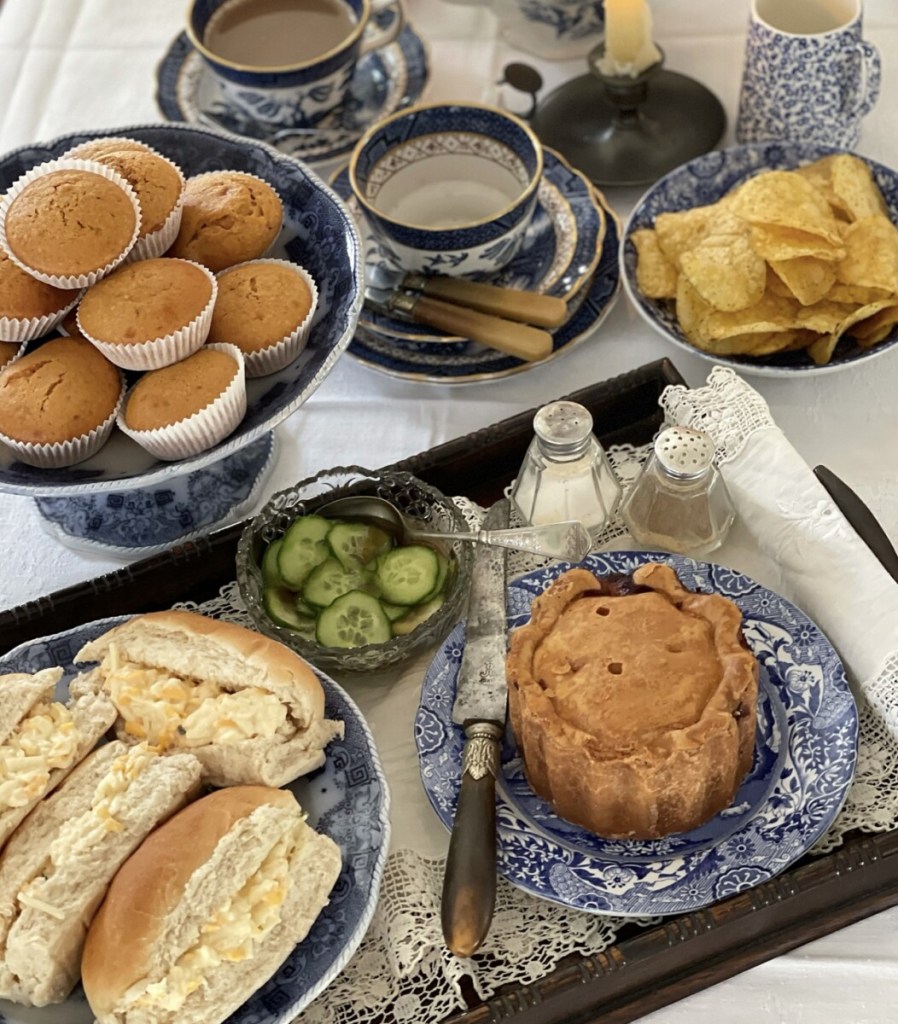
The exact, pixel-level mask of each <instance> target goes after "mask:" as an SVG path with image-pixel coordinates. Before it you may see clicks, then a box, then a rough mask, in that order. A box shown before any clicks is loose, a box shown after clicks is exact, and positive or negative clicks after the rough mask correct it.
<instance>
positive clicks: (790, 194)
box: [732, 171, 841, 245]
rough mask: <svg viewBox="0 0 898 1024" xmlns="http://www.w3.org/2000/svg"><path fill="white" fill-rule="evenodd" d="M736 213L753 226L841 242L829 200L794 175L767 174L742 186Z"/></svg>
mask: <svg viewBox="0 0 898 1024" xmlns="http://www.w3.org/2000/svg"><path fill="white" fill-rule="evenodd" d="M732 208H733V211H734V212H735V213H736V214H738V215H739V216H740V217H744V218H745V220H747V221H748V222H749V223H751V224H764V225H767V226H773V225H775V226H776V227H781V228H793V229H794V230H796V231H803V232H806V233H807V234H809V235H813V236H815V237H817V238H822V239H824V240H825V241H827V242H829V243H830V244H831V245H838V244H839V241H840V239H841V230H840V227H839V223H838V221H837V220H836V218H835V217H834V216H833V212H832V210H831V208H830V205H829V203H828V202H827V201H826V198H825V196H823V195H821V193H820V192H819V191H818V190H817V189H816V188H814V186H813V185H812V184H811V182H809V181H808V180H807V179H805V178H803V177H802V176H801V175H800V174H794V173H792V172H791V171H766V172H765V173H763V174H759V175H757V176H756V177H754V178H749V179H748V181H746V182H744V183H743V184H742V185H740V186H739V188H738V189H737V191H736V192H735V193H734V195H733V199H732Z"/></svg>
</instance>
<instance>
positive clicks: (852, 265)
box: [836, 216, 898, 294]
mask: <svg viewBox="0 0 898 1024" xmlns="http://www.w3.org/2000/svg"><path fill="white" fill-rule="evenodd" d="M836 273H837V274H838V279H839V281H840V282H841V283H842V284H848V285H861V286H862V287H864V288H882V289H884V290H885V291H887V292H889V293H890V294H895V293H898V228H896V227H895V225H894V224H893V223H892V222H891V221H890V220H888V219H887V218H886V217H880V216H877V217H862V218H861V219H860V220H857V221H855V222H854V223H853V224H849V225H848V227H847V228H846V229H845V256H844V257H843V258H842V259H841V260H840V261H839V264H838V267H837V268H836Z"/></svg>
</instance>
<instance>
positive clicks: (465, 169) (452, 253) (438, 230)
mask: <svg viewBox="0 0 898 1024" xmlns="http://www.w3.org/2000/svg"><path fill="white" fill-rule="evenodd" d="M450 162H451V163H453V168H452V172H451V179H450V178H448V177H447V179H446V180H445V181H444V182H443V183H442V184H443V185H444V187H443V188H442V189H440V190H439V191H435V190H434V186H435V184H436V182H435V181H434V180H433V178H434V174H437V173H439V172H437V171H435V170H434V166H435V165H436V166H441V165H442V164H443V163H445V164H448V163H450ZM497 167H499V168H501V169H502V172H504V173H500V174H497V173H496V168H497ZM542 172H543V152H542V146H541V144H540V142H539V139H538V138H537V137H536V135H535V133H534V132H533V130H532V129H531V128H530V126H529V125H527V124H526V122H524V121H522V120H520V119H519V118H517V117H516V116H515V115H513V114H509V113H507V112H505V111H504V110H500V109H499V108H498V107H486V106H482V105H480V104H474V103H434V104H425V105H419V106H415V107H412V108H410V109H408V110H404V111H399V112H398V113H396V114H393V115H392V116H391V117H388V118H384V119H383V120H382V121H379V122H378V123H377V124H375V125H372V127H371V128H369V129H368V131H367V132H366V133H365V134H364V135H363V136H362V137H361V139H360V140H359V142H358V143H357V145H356V147H355V149H354V150H353V152H352V156H351V157H350V160H349V186H350V188H351V190H352V193H353V195H354V196H355V198H356V201H357V202H358V203H359V205H360V206H361V207H362V209H363V211H364V214H365V218H366V220H367V221H368V227H369V230H370V231H371V232H372V234H374V235H375V236H376V237H377V239H378V241H379V242H380V244H381V245H382V246H383V247H384V248H385V249H386V250H387V251H388V252H389V253H390V255H391V258H392V260H393V262H395V263H396V264H397V265H399V266H401V267H402V268H403V269H405V270H413V271H421V272H424V273H444V274H468V273H474V272H484V273H489V272H493V271H497V270H500V269H501V268H502V267H504V266H505V265H506V264H507V263H508V262H510V260H511V259H513V258H514V255H515V253H516V252H517V251H518V249H520V247H521V243H522V242H523V239H524V233H525V231H526V230H527V225H528V223H529V221H530V218H531V217H532V216H533V211H534V209H535V207H536V200H537V192H538V189H539V182H540V179H541V177H542ZM462 186H463V187H464V190H465V191H464V194H465V195H466V196H471V197H473V196H474V193H480V196H479V201H480V202H482V203H483V204H484V206H486V205H489V204H491V203H492V204H494V205H495V204H496V203H497V202H501V204H502V205H501V206H498V207H495V212H494V213H490V214H489V215H483V216H482V215H479V214H472V215H471V219H470V222H469V223H454V221H455V218H456V213H457V208H456V206H455V205H454V204H455V203H456V202H457V201H458V200H457V196H456V194H455V192H454V189H457V188H459V187H462ZM422 188H426V189H427V190H428V202H427V207H426V208H427V210H428V211H429V212H431V211H433V212H434V213H435V214H436V215H435V219H434V220H433V222H432V224H433V226H431V225H430V224H420V223H416V222H415V220H414V219H413V218H412V217H408V218H407V219H403V215H402V213H401V212H398V211H397V209H396V208H395V203H396V202H397V201H401V202H403V203H405V202H408V200H409V196H410V195H411V194H414V193H415V192H416V190H420V189H422ZM386 196H389V197H390V205H387V204H386V203H385V199H384V197H386ZM434 204H437V205H438V206H439V209H438V210H435V205H434ZM419 205H423V203H422V204H419Z"/></svg>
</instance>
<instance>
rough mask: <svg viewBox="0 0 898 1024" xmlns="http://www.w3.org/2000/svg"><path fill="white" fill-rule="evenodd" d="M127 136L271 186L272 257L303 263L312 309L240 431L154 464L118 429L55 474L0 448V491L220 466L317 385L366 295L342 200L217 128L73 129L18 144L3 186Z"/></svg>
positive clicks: (251, 389)
mask: <svg viewBox="0 0 898 1024" xmlns="http://www.w3.org/2000/svg"><path fill="white" fill-rule="evenodd" d="M110 134H115V135H129V136H131V137H133V138H135V139H138V140H140V141H143V142H146V143H147V144H149V145H151V146H153V147H154V148H155V149H157V150H158V151H159V152H161V153H162V154H163V155H165V156H168V157H169V158H170V159H172V160H174V162H175V163H177V164H178V165H179V166H180V167H181V168H182V169H183V170H184V172H185V173H186V174H187V175H188V176H189V175H193V174H199V173H201V172H203V171H210V170H216V169H222V168H229V169H232V170H239V171H248V172H250V173H252V174H256V175H258V176H259V177H261V178H264V179H265V180H266V181H268V182H270V183H271V184H272V185H273V186H274V187H275V189H276V190H277V192H278V193H279V195H280V197H281V199H282V201H283V205H284V227H283V229H282V230H281V234H280V235H279V237H278V240H277V241H276V243H275V247H274V251H273V252H272V255H274V256H278V257H280V258H286V259H289V260H292V261H294V262H297V263H301V264H302V265H303V266H304V267H305V268H306V269H307V270H308V271H309V273H310V274H311V275H312V276H313V278H314V279H315V282H316V284H317V285H318V291H319V303H318V310H317V312H316V316H315V321H314V324H313V327H312V330H311V332H310V335H309V341H308V344H307V346H306V348H305V350H304V351H303V352H302V354H301V355H300V356H299V357H298V358H297V359H296V360H294V362H292V363H291V364H290V365H289V366H286V367H285V368H284V369H283V370H280V371H278V372H277V373H274V374H271V375H270V376H267V377H259V378H257V379H255V380H251V381H248V382H247V412H246V416H245V418H244V419H243V421H242V422H241V423H240V425H239V426H238V427H237V429H236V430H235V431H234V432H233V433H232V434H231V435H230V436H229V437H227V438H225V439H224V440H223V441H221V442H220V443H219V444H217V445H215V446H214V447H213V448H211V449H209V450H208V451H205V452H201V453H200V454H199V455H195V456H193V457H191V458H189V459H183V460H181V461H178V462H170V463H169V462H161V461H157V460H154V459H153V458H152V457H151V456H149V455H148V453H146V452H145V451H144V450H143V449H141V448H139V446H138V445H136V444H135V443H134V442H132V441H130V439H128V438H127V437H125V435H123V434H122V433H121V432H119V431H114V432H113V434H112V436H111V438H110V440H109V441H108V442H107V444H106V445H105V446H104V447H103V448H102V449H101V450H100V451H99V452H98V453H97V454H96V455H95V456H93V457H92V458H91V459H88V460H87V461H86V462H83V463H80V464H78V465H76V466H70V467H66V468H62V469H36V468H33V467H30V466H26V465H24V464H23V463H20V462H17V461H15V460H14V458H13V457H12V454H11V453H10V452H9V450H6V449H3V448H2V447H0V490H4V491H11V492H14V493H19V494H30V495H32V496H42V497H62V496H68V495H72V494H83V493H87V492H93V493H98V492H106V491H113V490H115V491H121V490H124V489H128V488H133V487H145V486H150V485H155V484H159V483H161V482H163V481H167V480H171V479H172V478H174V477H176V476H183V475H186V474H188V473H192V472H193V471H195V470H199V469H202V468H204V467H206V466H210V465H212V464H213V463H216V462H220V461H221V460H222V459H224V458H225V457H226V456H228V455H231V454H233V453H234V452H237V451H239V450H240V449H241V448H243V447H245V446H246V445H248V444H250V443H251V442H253V441H255V440H257V439H258V438H260V437H262V435H263V434H268V433H270V432H271V430H272V429H273V428H274V427H275V426H276V425H277V424H278V423H280V422H281V421H282V420H283V419H285V418H286V417H287V416H289V415H290V414H291V413H292V412H294V411H295V410H296V409H298V408H299V406H300V405H302V403H303V402H304V401H305V400H306V399H307V398H308V397H309V395H311V394H312V393H313V392H314V391H315V389H316V388H317V387H318V386H319V385H320V384H321V382H322V381H323V380H324V378H325V377H326V376H327V374H328V373H329V372H330V371H331V369H332V368H333V366H334V364H335V363H336V361H337V359H338V358H339V357H340V355H341V354H342V353H343V351H344V350H345V349H346V347H347V346H348V344H349V341H350V339H351V337H352V333H353V331H354V329H355V325H356V322H357V321H358V315H359V309H360V307H361V303H362V298H363V294H362V293H363V282H362V278H363V269H362V264H361V253H360V243H359V237H358V231H357V230H356V227H355V222H354V220H353V218H352V217H351V216H350V215H349V212H348V211H347V210H346V207H345V204H344V203H343V202H342V201H341V200H340V199H339V197H338V196H337V195H336V194H335V193H334V192H333V190H332V189H331V188H330V187H329V186H328V185H325V183H324V182H323V181H322V180H321V179H320V178H319V177H318V176H317V175H316V174H315V173H314V172H313V171H311V170H310V169H309V168H308V167H305V166H304V165H303V164H301V163H300V162H299V161H297V160H294V159H293V158H292V157H288V156H285V155H284V154H283V153H279V152H278V151H277V150H275V149H274V148H272V147H271V146H268V145H266V144H264V143H260V142H250V141H248V140H246V139H242V138H238V137H237V136H234V135H227V134H224V133H223V132H220V131H213V130H211V129H207V128H202V127H197V126H192V125H185V124H157V125H140V126H135V127H121V128H116V129H111V130H107V131H95V132H89V133H88V132H79V133H76V134H71V135H65V136H62V137H61V138H58V139H54V140H53V141H51V142H48V143H44V144H34V145H30V146H23V147H21V148H20V149H17V150H14V151H13V152H11V153H8V154H6V155H5V156H2V157H0V190H3V188H4V187H5V186H7V185H8V184H9V183H10V182H11V181H14V180H15V179H16V178H17V177H18V176H19V175H20V174H22V173H23V172H24V171H25V170H27V169H28V168H29V167H32V166H34V165H35V164H37V163H40V162H41V161H43V160H47V159H50V158H51V157H55V156H59V155H61V154H62V153H63V152H65V151H66V150H67V149H69V148H71V147H72V146H74V145H76V144H77V143H79V142H82V141H84V140H86V139H89V138H94V137H97V136H102V135H110Z"/></svg>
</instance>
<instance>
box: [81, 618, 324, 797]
mask: <svg viewBox="0 0 898 1024" xmlns="http://www.w3.org/2000/svg"><path fill="white" fill-rule="evenodd" d="M76 661H77V662H79V663H80V662H88V661H101V664H100V666H99V667H98V668H97V669H96V670H94V672H93V673H91V674H90V676H89V677H88V678H89V679H90V682H91V684H92V685H93V686H94V688H95V689H96V690H98V691H102V692H105V693H108V694H109V696H110V697H111V699H112V701H113V703H114V704H115V705H116V708H117V709H118V714H119V719H118V722H117V725H116V731H117V734H118V736H119V737H120V738H121V739H125V740H128V741H130V742H135V741H139V740H143V739H146V740H148V741H149V742H151V743H153V744H155V745H156V746H159V747H161V748H163V749H167V750H178V749H186V750H190V751H191V752H192V753H194V754H195V755H196V756H197V757H198V758H199V759H200V760H201V761H202V762H203V766H204V768H205V771H206V780H207V781H208V782H209V783H211V784H212V785H214V786H232V785H240V784H252V783H260V784H263V785H266V786H282V785H284V784H285V783H287V782H290V781H291V780H293V779H295V778H297V776H299V775H303V774H305V773H307V772H309V771H312V770H313V769H314V768H318V767H320V766H321V765H322V764H323V763H324V746H325V745H326V744H327V743H328V742H329V741H330V740H332V739H333V738H334V737H337V736H342V735H343V723H342V722H334V721H330V720H328V719H326V718H325V717H324V691H323V690H322V687H321V683H320V682H319V681H318V677H317V676H316V675H315V673H314V671H313V670H312V669H311V667H310V666H309V665H308V664H307V663H306V662H305V661H303V660H302V659H301V658H300V657H299V656H298V655H296V654H294V653H293V652H292V651H290V650H289V649H288V648H286V647H284V646H283V645H282V644H279V643H277V641H275V640H270V639H268V638H267V637H264V636H261V635H260V634H259V633H255V632H253V631H252V630H249V629H245V628H243V627H242V626H237V625H235V624H233V623H229V622H220V621H217V620H215V619H210V618H206V617H205V616H203V615H198V614H196V613H195V612H186V611H169V612H152V613H150V614H148V615H141V616H137V617H135V618H133V619H130V620H129V621H128V622H125V623H123V624H122V625H120V626H117V627H115V628H114V629H112V630H111V631H110V632H108V633H105V634H104V635H103V636H101V637H99V638H98V639H96V640H94V641H93V642H92V643H89V644H87V645H85V647H83V648H82V649H81V650H80V651H79V652H78V655H77V658H76Z"/></svg>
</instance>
